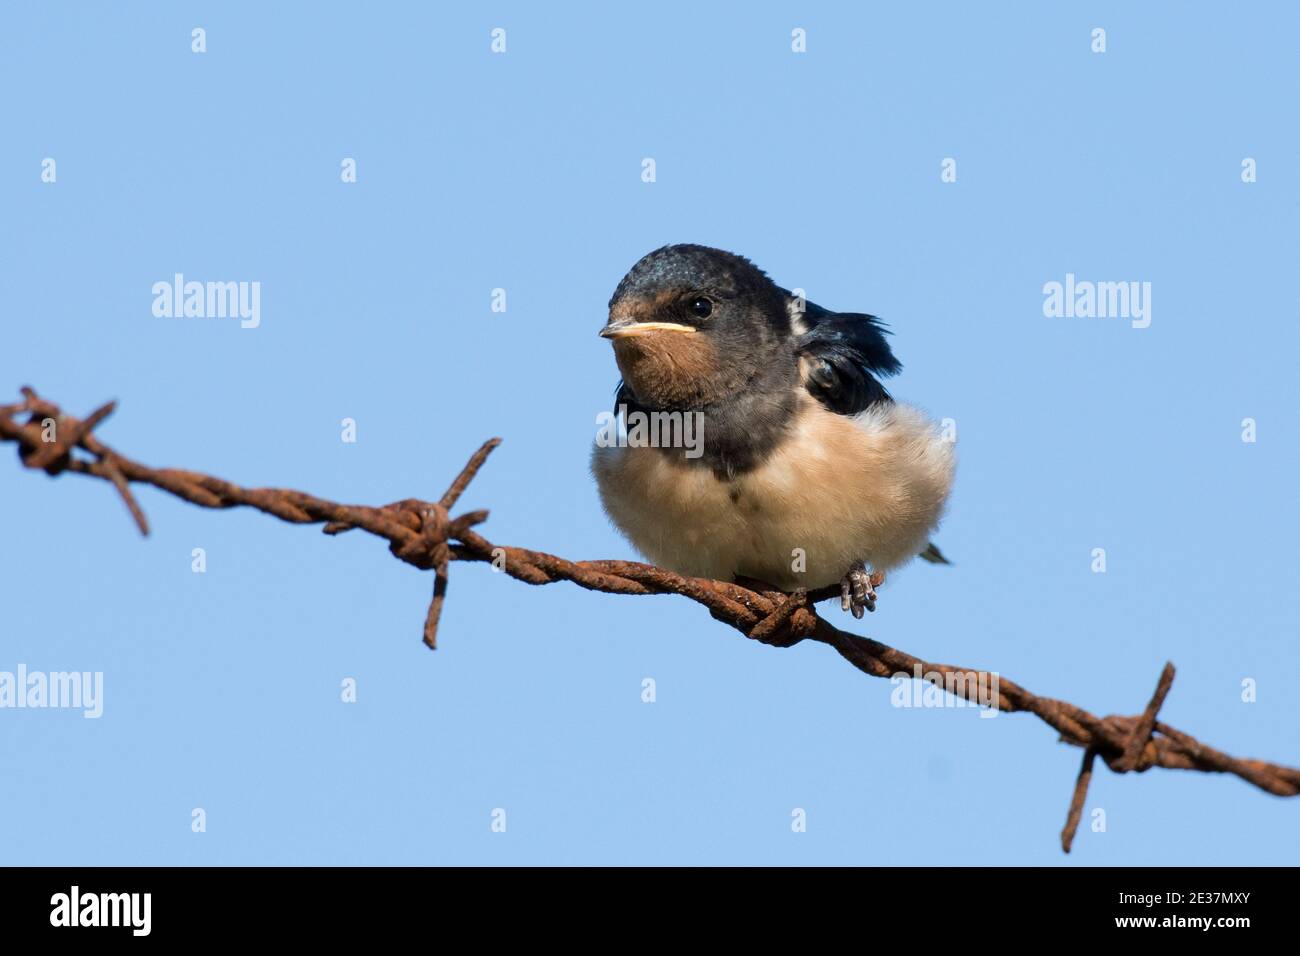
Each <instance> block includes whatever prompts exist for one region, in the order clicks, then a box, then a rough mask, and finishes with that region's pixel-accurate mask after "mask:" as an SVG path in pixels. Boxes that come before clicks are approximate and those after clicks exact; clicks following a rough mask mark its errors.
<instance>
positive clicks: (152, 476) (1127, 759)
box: [0, 387, 1300, 853]
mask: <svg viewBox="0 0 1300 956" xmlns="http://www.w3.org/2000/svg"><path fill="white" fill-rule="evenodd" d="M22 394H23V400H22V401H21V402H17V403H14V404H9V405H0V441H11V442H15V443H16V444H17V445H18V454H19V458H20V460H21V461H22V463H23V464H24V465H25V466H27V467H29V468H39V469H41V470H43V471H45V472H46V473H47V474H49V475H51V476H58V475H60V474H63V473H65V472H73V473H76V474H82V475H89V476H91V477H94V478H100V479H102V480H104V481H107V482H109V483H110V484H112V485H113V487H114V488H115V489H116V490H117V492H118V494H119V495H120V496H121V497H122V499H123V501H124V502H125V503H126V506H127V508H128V510H129V511H130V513H131V515H132V517H133V518H134V519H135V523H136V525H137V527H139V529H140V531H141V533H142V534H148V532H149V525H148V522H147V521H146V519H145V516H144V512H143V511H142V510H141V509H140V506H139V504H138V503H137V502H136V500H135V497H134V496H133V495H132V493H131V490H130V484H131V483H136V484H145V485H152V486H153V487H155V488H158V489H159V490H161V491H165V492H167V493H168V494H171V495H174V496H175V497H178V498H181V499H182V500H184V501H188V502H190V503H191V504H195V505H198V506H199V507H202V508H235V507H248V508H256V509H257V510H258V511H262V512H264V513H266V514H269V515H272V516H274V517H276V518H279V519H280V520H282V521H287V522H290V523H292V524H321V525H323V528H322V530H323V531H324V532H325V533H326V534H329V535H335V534H342V533H343V532H345V531H351V530H353V529H357V528H359V529H361V530H363V531H366V532H369V533H370V534H373V535H375V536H377V537H380V538H383V539H385V540H387V541H388V543H389V550H390V551H391V552H392V553H393V555H394V556H395V557H397V558H399V559H400V560H402V561H405V562H406V563H407V564H410V565H413V566H414V567H417V568H420V569H421V570H431V571H433V572H434V584H433V597H432V599H431V601H430V603H429V609H428V612H427V613H426V615H425V621H424V633H423V639H424V643H425V644H426V645H428V646H429V647H430V648H436V647H437V633H438V621H439V618H440V617H441V614H442V608H443V604H444V603H445V601H446V597H447V587H448V582H449V579H450V573H449V571H450V567H451V564H452V562H454V561H481V562H491V563H492V564H493V565H494V567H497V568H499V569H500V570H502V571H504V572H505V573H507V574H508V575H510V576H511V577H513V578H515V579H516V580H519V581H523V582H525V583H527V584H537V585H542V584H552V583H554V582H556V581H569V582H571V583H573V584H576V585H578V586H579V587H583V588H587V589H588V590H592V591H603V592H606V593H609V594H640V595H645V594H679V595H681V596H682V597H685V598H688V599H690V600H692V601H695V602H696V603H697V604H701V605H703V606H704V607H705V608H706V609H707V610H708V611H709V613H710V614H711V615H712V616H713V617H714V618H716V619H717V620H719V621H722V622H724V623H726V624H728V625H730V626H731V627H733V628H735V629H736V630H738V631H740V633H742V634H744V635H745V636H746V637H748V638H751V639H752V640H756V641H759V642H761V643H765V644H771V645H775V646H779V647H790V646H793V645H794V644H797V643H799V642H801V641H803V640H811V641H814V642H817V643H821V644H825V645H827V646H828V647H831V648H833V649H834V650H835V651H836V652H838V653H839V655H840V656H841V657H843V658H844V659H845V660H847V661H848V662H849V663H850V664H852V665H853V666H854V667H856V668H857V669H858V670H860V671H862V672H863V673H864V674H868V675H870V676H872V677H886V678H888V677H893V676H895V675H898V674H902V675H904V676H908V677H912V676H913V675H916V674H925V675H926V676H927V677H930V676H931V675H938V676H939V677H942V678H944V679H945V680H947V679H948V678H952V679H953V680H952V681H951V682H950V683H947V684H945V686H946V687H947V688H948V690H949V692H950V693H955V694H957V695H958V696H960V697H964V698H965V699H967V700H969V701H971V702H972V703H976V704H982V705H986V706H990V707H996V708H997V709H998V710H1000V711H1005V712H1007V713H1016V712H1024V713H1030V714H1033V715H1034V716H1036V717H1038V719H1039V720H1041V721H1043V722H1044V723H1046V724H1047V725H1049V726H1050V727H1052V728H1053V729H1055V730H1056V731H1057V732H1058V733H1059V734H1060V739H1061V740H1062V741H1063V742H1065V743H1067V744H1070V745H1072V746H1075V747H1080V748H1082V749H1083V751H1084V758H1083V765H1082V766H1081V767H1080V770H1079V773H1078V776H1077V778H1076V780H1075V786H1074V793H1073V797H1072V799H1071V801H1070V809H1069V813H1068V814H1067V818H1066V824H1065V829H1064V830H1063V831H1062V832H1061V846H1062V848H1063V849H1064V850H1065V852H1067V853H1068V852H1070V846H1071V844H1072V843H1073V840H1074V835H1075V833H1076V832H1077V830H1078V825H1079V821H1080V819H1081V818H1082V815H1083V806H1084V803H1085V801H1086V799H1087V794H1088V787H1089V785H1090V783H1091V780H1092V769H1093V764H1094V762H1095V760H1096V758H1097V757H1098V756H1100V757H1101V758H1102V759H1103V760H1104V761H1105V762H1106V765H1107V766H1108V767H1109V768H1110V769H1111V770H1112V771H1114V772H1115V773H1129V772H1138V773H1141V772H1143V771H1145V770H1148V769H1149V768H1151V767H1163V768H1166V769H1172V770H1193V771H1199V772H1201V773H1230V774H1233V775H1235V776H1237V777H1240V778H1241V779H1242V780H1245V781H1246V782H1247V783H1250V784H1252V785H1254V786H1256V787H1258V788H1259V789H1261V790H1264V791H1265V792H1267V793H1271V794H1274V795H1275V796H1281V797H1293V796H1296V795H1298V794H1300V769H1296V768H1293V767H1286V766H1282V765H1280V764H1274V763H1268V762H1266V761H1263V760H1253V759H1243V758H1238V757H1232V756H1229V755H1228V754H1225V753H1223V752H1221V751H1218V750H1215V749H1214V748H1213V747H1210V746H1208V745H1206V744H1203V743H1201V742H1200V741H1199V740H1197V739H1196V738H1194V737H1192V736H1191V735H1189V734H1186V733H1184V732H1183V731H1180V730H1176V729H1175V728H1173V727H1170V726H1169V725H1168V724H1165V723H1162V722H1161V721H1160V720H1159V719H1158V715H1159V713H1160V709H1161V707H1162V706H1163V705H1164V702H1165V698H1166V697H1167V696H1168V694H1169V691H1170V689H1171V687H1172V686H1173V680H1174V666H1173V664H1171V663H1167V664H1165V667H1164V670H1163V671H1162V672H1161V675H1160V680H1159V681H1158V682H1157V684H1156V690H1155V693H1154V694H1153V695H1152V697H1151V700H1150V702H1149V703H1148V704H1147V707H1146V710H1145V711H1143V713H1142V714H1141V715H1139V716H1137V717H1119V716H1109V717H1104V718H1101V717H1097V716H1095V715H1093V714H1091V713H1089V712H1088V711H1086V710H1084V709H1082V708H1081V707H1076V706H1075V705H1074V704H1070V703H1067V702H1065V701H1060V700H1054V699H1052V698H1050V697H1039V696H1037V695H1035V694H1032V693H1030V692H1029V691H1028V690H1026V689H1025V688H1023V687H1021V686H1020V685H1018V684H1016V683H1014V682H1013V681H1010V680H1007V679H1006V678H1004V677H1001V675H997V674H991V673H989V672H986V671H975V670H971V669H970V668H963V667H953V666H951V665H948V664H935V663H932V662H929V661H925V660H922V659H921V658H918V657H914V656H912V655H911V654H908V653H906V652H905V651H900V650H898V649H897V648H893V647H890V646H888V645H886V644H882V643H880V642H879V641H876V640H872V639H871V638H869V637H862V636H860V635H857V634H850V633H848V632H847V631H842V630H840V629H839V628H837V627H834V626H833V625H831V624H830V623H828V622H827V621H826V620H824V619H823V618H821V617H819V616H818V614H817V611H816V604H817V603H818V602H819V601H823V600H826V599H827V598H831V597H838V595H839V587H838V585H834V586H831V587H827V588H821V589H818V590H816V591H811V592H805V591H803V590H802V589H801V590H798V591H795V592H794V593H792V594H786V593H784V592H781V591H773V590H768V589H767V588H765V587H763V586H761V585H759V584H758V583H757V582H746V583H745V584H741V583H736V582H727V581H713V580H709V579H706V578H691V577H685V576H683V575H680V574H676V573H674V572H672V571H668V570H666V569H664V568H659V567H655V566H653V565H649V564H642V563H640V562H636V561H569V560H567V559H565V558H561V557H557V556H556V555H553V554H547V553H545V552H543V551H532V550H528V549H526V548H517V547H509V546H500V545H494V544H493V543H491V542H490V541H488V540H487V539H486V538H484V537H483V536H481V535H480V534H478V533H477V532H476V531H474V527H475V526H476V525H479V524H482V523H483V522H484V521H486V520H487V516H488V513H487V512H486V511H471V512H466V513H464V514H461V515H459V516H457V517H455V518H453V517H451V516H450V511H451V509H452V508H453V507H454V506H455V504H456V503H457V501H459V500H460V498H461V496H462V495H463V494H464V493H465V490H466V489H467V488H468V487H469V484H470V482H472V481H473V480H474V478H475V476H476V475H477V474H478V472H479V469H480V468H482V467H483V464H484V463H485V462H486V461H487V459H488V456H489V455H490V454H491V453H492V451H493V450H494V449H495V448H496V447H497V446H498V445H500V444H501V439H499V438H493V439H490V440H489V441H486V442H484V443H483V445H482V446H481V447H480V448H479V449H478V451H476V452H475V453H474V454H473V455H472V456H471V457H470V459H469V461H468V462H467V463H466V464H465V467H464V468H462V469H461V471H460V473H459V474H458V475H457V476H456V478H455V480H454V481H452V483H451V484H450V485H449V486H448V488H447V490H446V492H445V493H444V494H443V495H442V497H441V498H440V499H439V500H438V501H437V502H428V501H422V500H420V499H417V498H408V499H405V500H403V501H398V502H394V503H392V504H389V505H384V506H382V507H377V508H376V507H372V506H368V505H345V504H340V503H338V502H334V501H329V500H326V499H324V498H317V497H316V496H314V495H309V494H307V493H305V492H301V491H293V490H291V489H285V488H242V487H240V486H239V485H236V484H232V483H231V482H228V481H224V480H222V479H220V478H215V477H213V476H211V475H204V474H200V473H198V472H191V471H182V470H179V469H174V468H150V467H148V466H146V465H142V464H140V463H139V462H136V461H133V460H131V459H129V458H126V457H124V456H122V455H120V454H119V453H117V452H116V451H114V450H113V449H112V448H110V447H109V446H107V445H105V444H104V443H103V442H102V441H100V439H99V438H97V437H96V436H95V434H94V429H95V427H96V426H97V425H99V424H100V423H101V422H102V421H103V420H104V419H105V418H107V417H108V416H109V415H110V414H112V412H113V410H114V408H115V405H114V403H112V402H109V403H107V404H106V405H103V406H101V407H100V408H98V409H96V410H95V411H94V412H92V413H91V414H90V415H88V416H87V417H86V418H85V419H77V418H73V417H72V416H70V415H65V414H64V413H63V412H62V411H61V410H60V409H59V407H58V406H57V405H54V404H53V403H51V402H48V401H46V400H45V399H42V398H40V397H39V396H38V395H37V394H36V392H35V391H33V390H32V389H30V388H27V387H24V388H23V389H22ZM23 414H27V415H28V419H27V421H26V422H21V421H19V420H18V416H20V415H23ZM47 419H53V420H54V422H55V435H54V438H53V440H46V437H45V429H44V428H43V426H42V423H43V422H44V421H46V420H47ZM78 450H80V451H82V452H84V453H85V454H84V455H77V454H74V452H76V451H78ZM990 688H992V689H993V692H994V693H995V694H996V697H993V698H989V697H988V696H987V695H988V693H989V691H990Z"/></svg>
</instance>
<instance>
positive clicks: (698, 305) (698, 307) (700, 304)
mask: <svg viewBox="0 0 1300 956" xmlns="http://www.w3.org/2000/svg"><path fill="white" fill-rule="evenodd" d="M691 311H692V312H694V313H695V314H696V315H698V316H699V317H700V318H701V319H707V318H708V317H709V316H711V315H712V314H713V302H712V301H710V300H709V299H706V298H705V297H704V296H702V295H701V296H696V297H695V298H694V299H691Z"/></svg>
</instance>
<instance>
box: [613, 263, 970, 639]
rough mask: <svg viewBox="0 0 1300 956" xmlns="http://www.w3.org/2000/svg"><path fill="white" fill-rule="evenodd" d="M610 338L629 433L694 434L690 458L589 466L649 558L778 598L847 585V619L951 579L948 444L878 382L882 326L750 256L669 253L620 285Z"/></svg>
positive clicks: (630, 453)
mask: <svg viewBox="0 0 1300 956" xmlns="http://www.w3.org/2000/svg"><path fill="white" fill-rule="evenodd" d="M600 334H601V336H603V337H604V338H607V339H609V340H610V341H611V342H612V343H613V347H614V359H615V361H616V362H617V364H618V368H619V371H620V372H621V373H622V381H621V382H620V383H619V385H618V391H617V397H616V399H615V406H616V412H617V413H621V414H622V416H623V420H624V421H625V422H630V421H631V420H632V419H634V418H635V417H636V414H637V413H640V414H641V416H642V419H641V420H642V421H646V420H652V421H658V422H661V423H667V422H674V421H677V420H679V419H680V420H684V419H685V417H686V416H690V417H691V419H692V421H694V422H696V423H697V424H698V425H699V426H700V429H701V430H700V432H699V435H700V438H701V439H702V440H701V441H700V442H698V443H697V444H696V446H694V447H691V448H686V447H681V444H682V443H680V442H678V443H674V442H667V443H665V442H660V443H659V444H658V447H655V446H653V445H650V444H647V443H646V442H644V441H642V442H636V441H630V440H624V441H618V442H609V441H600V440H598V441H597V444H596V447H595V448H594V450H593V453H592V471H593V473H594V474H595V477H596V482H597V485H598V487H599V490H600V497H601V501H602V504H603V505H604V508H605V511H606V513H607V514H608V515H609V517H610V519H611V520H612V521H613V522H614V524H615V525H616V526H617V527H618V528H619V530H620V531H622V533H623V534H624V535H625V536H626V537H627V538H628V540H629V541H630V542H631V543H632V545H633V546H635V547H636V549H637V550H638V551H640V552H641V553H642V554H643V555H644V556H645V557H646V558H647V559H648V560H650V561H652V562H653V563H655V564H657V565H660V566H661V567H666V568H669V569H671V570H674V571H677V572H678V573H681V574H686V575H692V576H697V577H707V578H714V579H718V580H724V581H731V580H736V579H753V580H756V581H759V582H762V583H765V584H768V585H771V586H773V587H776V588H779V589H781V590H783V591H793V590H795V589H796V588H807V589H808V590H815V589H817V588H821V587H825V586H828V585H832V584H835V583H836V582H838V583H839V584H840V595H841V606H842V607H843V608H844V609H845V610H846V611H851V612H852V614H853V616H854V617H861V616H862V613H863V610H864V609H866V610H875V602H876V592H875V587H876V586H878V585H879V584H880V583H881V582H882V581H883V580H884V574H885V572H887V571H890V570H892V569H894V568H897V567H899V566H901V565H902V564H904V563H906V562H907V561H910V560H911V559H912V558H914V557H917V556H918V555H919V556H921V557H923V558H925V559H926V560H929V561H933V562H937V563H947V562H946V561H945V559H944V558H943V555H942V554H941V553H940V552H939V550H938V548H936V547H935V546H934V545H933V544H930V543H929V541H930V535H931V533H932V532H933V531H934V530H935V528H936V526H937V525H938V523H939V519H940V517H941V516H942V514H943V511H944V506H945V504H946V502H947V499H948V494H949V491H950V489H951V487H952V480H953V471H954V467H955V455H954V451H953V444H952V443H951V442H950V441H946V440H944V439H943V438H942V437H941V436H940V434H939V432H938V430H937V428H936V427H935V425H934V424H933V423H932V422H931V421H930V420H929V419H928V418H927V416H926V415H925V414H924V413H923V412H921V411H920V410H918V409H916V408H913V407H911V406H909V405H905V404H902V403H899V402H896V401H894V399H893V398H892V397H891V396H890V394H889V392H888V391H886V389H885V387H884V386H883V385H882V384H881V383H880V379H881V378H882V377H886V376H890V375H894V374H896V373H897V372H898V371H899V370H900V369H901V368H902V366H901V365H900V364H899V361H898V359H897V358H895V357H894V353H893V352H892V351H891V349H890V347H889V343H888V341H887V340H886V338H885V334H886V329H885V327H884V325H883V323H882V322H881V321H880V320H879V319H877V318H875V317H874V316H871V315H864V314H861V313H856V312H832V311H830V310H829V309H824V308H822V307H821V306H819V305H815V304H814V303H812V302H807V301H806V300H804V299H802V298H800V297H798V296H795V295H793V294H791V293H790V292H788V291H787V290H785V289H783V288H781V287H780V286H778V285H776V283H774V282H773V281H772V280H771V279H769V278H768V277H767V275H766V274H765V273H764V272H763V271H762V270H760V269H759V268H757V267H756V266H754V265H753V264H752V263H751V262H750V261H749V260H748V259H746V258H744V257H743V256H738V255H735V254H734V253H730V252H724V251H723V250H721V249H711V248H708V247H706V246H698V245H670V246H664V247H663V248H661V249H657V250H655V251H654V252H652V253H650V254H649V255H647V256H645V257H644V258H643V259H641V260H640V261H639V262H638V263H637V264H636V265H634V266H633V267H632V269H631V271H629V272H628V274H627V275H626V276H624V277H623V280H622V281H621V282H620V283H619V284H618V288H617V289H615V290H614V296H613V298H611V299H610V302H609V320H608V322H607V324H606V325H605V327H604V328H603V329H601V331H600ZM673 413H680V414H679V415H678V416H677V418H674V417H673ZM656 415H658V418H657V419H656V417H655V416H656ZM663 433H664V430H663V429H660V430H659V431H658V432H657V433H656V432H655V431H653V430H652V431H651V432H650V434H652V435H653V434H658V435H659V436H662V434H663ZM629 437H630V436H629Z"/></svg>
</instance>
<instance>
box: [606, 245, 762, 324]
mask: <svg viewBox="0 0 1300 956" xmlns="http://www.w3.org/2000/svg"><path fill="white" fill-rule="evenodd" d="M671 289H678V290H681V291H683V292H687V291H693V292H706V293H712V294H714V295H717V296H718V297H719V298H728V299H732V298H737V297H739V296H743V295H753V294H756V293H761V292H766V291H775V289H776V286H775V284H774V283H773V282H772V280H771V279H769V278H768V277H767V274H766V273H765V272H763V270H762V269H760V268H758V266H756V265H754V264H753V263H752V262H750V261H749V260H748V259H746V258H745V257H744V256H738V255H736V254H735V253H734V252H727V251H725V250H723V249H712V248H710V247H709V246H697V245H693V244H691V243H679V244H677V245H668V246H661V247H660V248H658V249H656V250H655V251H654V252H651V253H649V254H648V255H645V256H643V257H642V258H641V260H640V261H639V262H637V264H636V265H634V266H633V267H632V268H631V269H630V270H628V273H627V275H625V276H624V277H623V281H622V282H620V283H619V284H618V288H616V289H615V290H614V295H613V297H612V298H611V299H610V300H609V304H610V308H613V307H614V306H615V305H616V304H617V303H618V302H620V301H622V300H625V299H629V298H650V297H652V296H655V295H657V294H659V293H662V292H664V291H666V290H671Z"/></svg>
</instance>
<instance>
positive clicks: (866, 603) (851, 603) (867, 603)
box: [840, 561, 885, 618]
mask: <svg viewBox="0 0 1300 956" xmlns="http://www.w3.org/2000/svg"><path fill="white" fill-rule="evenodd" d="M884 583H885V576H884V575H883V574H881V573H880V572H878V571H876V572H872V571H868V570H867V566H866V565H865V564H863V563H862V562H861V561H854V562H853V564H852V566H851V567H850V568H849V570H848V572H847V573H846V574H845V575H844V577H843V578H842V579H841V580H840V608H841V609H843V610H845V611H851V612H852V613H853V616H854V617H855V618H861V617H862V615H863V613H864V611H874V610H875V609H876V588H877V587H879V586H880V585H882V584H884Z"/></svg>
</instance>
